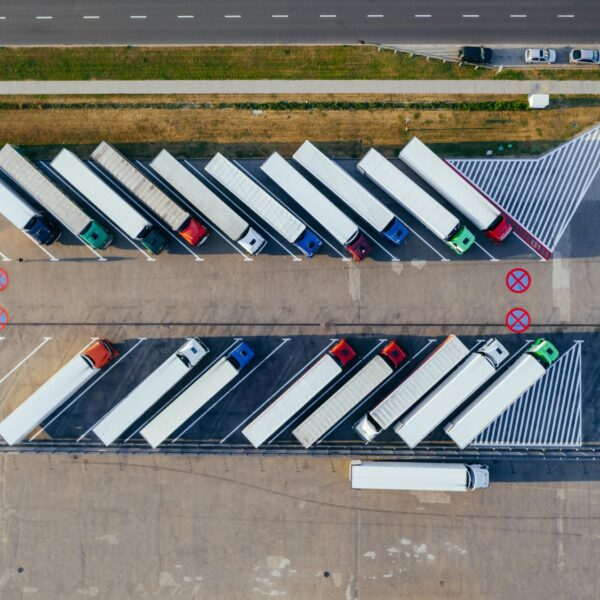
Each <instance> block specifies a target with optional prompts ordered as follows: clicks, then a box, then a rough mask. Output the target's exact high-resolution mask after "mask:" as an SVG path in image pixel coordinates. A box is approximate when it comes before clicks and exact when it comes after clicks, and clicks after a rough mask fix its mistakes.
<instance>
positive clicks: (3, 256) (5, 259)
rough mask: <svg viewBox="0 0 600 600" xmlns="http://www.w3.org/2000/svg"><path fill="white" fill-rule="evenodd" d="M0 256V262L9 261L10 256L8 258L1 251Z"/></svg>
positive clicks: (10, 259)
mask: <svg viewBox="0 0 600 600" xmlns="http://www.w3.org/2000/svg"><path fill="white" fill-rule="evenodd" d="M0 256H1V257H2V262H11V261H12V258H8V256H6V254H2V252H0Z"/></svg>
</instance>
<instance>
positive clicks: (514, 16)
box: [510, 15, 527, 19]
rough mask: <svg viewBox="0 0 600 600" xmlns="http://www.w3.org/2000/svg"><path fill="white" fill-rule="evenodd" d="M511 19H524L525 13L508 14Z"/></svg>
mask: <svg viewBox="0 0 600 600" xmlns="http://www.w3.org/2000/svg"><path fill="white" fill-rule="evenodd" d="M510 18H511V19H526V18H527V15H510Z"/></svg>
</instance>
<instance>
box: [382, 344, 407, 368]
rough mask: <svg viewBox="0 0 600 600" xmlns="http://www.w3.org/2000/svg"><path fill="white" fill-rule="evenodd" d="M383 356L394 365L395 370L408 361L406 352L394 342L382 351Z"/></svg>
mask: <svg viewBox="0 0 600 600" xmlns="http://www.w3.org/2000/svg"><path fill="white" fill-rule="evenodd" d="M381 355H382V356H383V357H385V358H386V359H387V360H388V361H389V362H390V363H392V364H391V366H392V367H393V368H394V369H396V368H397V367H398V365H400V364H401V363H403V362H404V361H405V360H406V352H404V350H402V348H400V346H398V344H396V342H394V341H393V340H392V341H391V342H390V343H389V344H388V345H387V346H386V347H385V348H384V349H383V350H382V351H381Z"/></svg>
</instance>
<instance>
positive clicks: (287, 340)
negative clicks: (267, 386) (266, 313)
mask: <svg viewBox="0 0 600 600" xmlns="http://www.w3.org/2000/svg"><path fill="white" fill-rule="evenodd" d="M290 340H291V338H283V339H282V340H281V344H279V346H277V348H275V349H274V350H271V352H269V354H267V356H265V357H264V358H263V359H262V360H261V361H260V362H259V363H258V364H257V365H256V366H255V367H254V368H253V369H252V370H251V371H248V373H246V375H245V376H244V377H242V378H241V379H240V380H238V382H237V383H236V384H235V385H234V386H233V387H232V388H229V389H228V390H227V391H226V392H225V393H224V394H223V395H222V396H221V397H220V398H219V399H218V400H217V401H216V402H215V403H214V404H212V405H211V406H209V407H208V408H207V409H206V410H205V411H204V412H203V413H202V414H201V415H200V416H198V417H197V418H196V419H195V420H194V421H192V423H190V424H189V425H188V426H187V427H186V428H185V429H184V430H183V431H182V432H181V433H180V434H179V435H178V436H177V437H176V438H175V439H174V440H172V441H171V444H174V443H175V442H176V441H177V440H179V439H181V438H182V437H183V436H184V435H185V434H186V433H187V431H188V430H190V429H191V428H192V427H193V426H194V425H195V424H196V423H197V422H198V421H199V420H200V419H201V418H202V417H203V416H204V415H205V414H206V413H207V412H209V411H210V410H212V409H213V408H214V407H215V406H216V405H217V404H219V402H221V400H224V399H225V398H226V397H227V396H229V394H231V392H233V390H235V388H237V387H238V386H239V385H240V384H242V383H243V382H244V381H245V380H246V379H248V377H250V375H252V373H254V371H256V369H258V368H259V367H260V366H262V365H263V364H264V363H265V362H267V360H269V358H271V356H273V354H275V352H277V351H278V350H279V349H280V348H281V347H283V346H285V344H287V343H288V342H289V341H290Z"/></svg>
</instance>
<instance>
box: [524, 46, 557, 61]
mask: <svg viewBox="0 0 600 600" xmlns="http://www.w3.org/2000/svg"><path fill="white" fill-rule="evenodd" d="M525 62H526V63H528V64H541V63H549V64H552V63H555V62H556V51H555V50H552V48H527V50H525Z"/></svg>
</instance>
